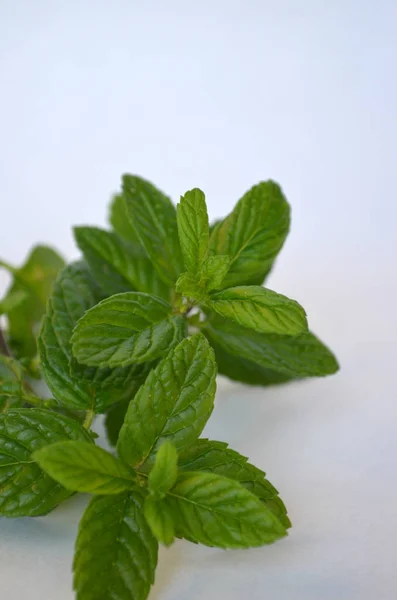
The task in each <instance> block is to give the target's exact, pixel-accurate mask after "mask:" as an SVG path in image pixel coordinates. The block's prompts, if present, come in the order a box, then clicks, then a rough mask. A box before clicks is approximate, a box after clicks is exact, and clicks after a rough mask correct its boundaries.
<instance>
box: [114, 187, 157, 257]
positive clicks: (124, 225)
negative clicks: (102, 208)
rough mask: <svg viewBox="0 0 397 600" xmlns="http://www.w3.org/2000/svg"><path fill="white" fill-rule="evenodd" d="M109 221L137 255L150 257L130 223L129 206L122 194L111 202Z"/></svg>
mask: <svg viewBox="0 0 397 600" xmlns="http://www.w3.org/2000/svg"><path fill="white" fill-rule="evenodd" d="M109 223H110V224H111V226H112V228H113V229H114V231H115V232H116V233H118V234H119V235H121V237H122V238H124V240H126V241H127V242H128V243H129V244H130V246H132V249H133V252H134V255H135V256H142V257H146V258H147V257H148V255H147V253H146V251H145V249H144V248H143V246H142V244H141V242H140V241H139V237H138V236H137V234H136V232H135V229H134V228H133V226H132V225H131V223H130V220H129V218H128V212H127V207H126V204H125V201H124V198H123V196H122V195H121V194H118V195H117V196H114V198H113V200H112V202H111V204H110V213H109Z"/></svg>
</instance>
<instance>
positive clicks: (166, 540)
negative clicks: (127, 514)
mask: <svg viewBox="0 0 397 600" xmlns="http://www.w3.org/2000/svg"><path fill="white" fill-rule="evenodd" d="M144 514H145V519H146V521H147V523H148V525H149V527H150V529H151V530H152V533H153V535H154V536H155V537H156V538H157V539H158V541H159V542H161V543H162V544H164V546H171V544H172V542H173V541H174V538H175V526H174V518H173V515H172V512H171V510H170V508H169V506H168V504H167V503H166V502H164V501H163V500H161V499H160V498H158V497H157V496H155V495H153V494H151V495H149V496H147V498H146V499H145V506H144Z"/></svg>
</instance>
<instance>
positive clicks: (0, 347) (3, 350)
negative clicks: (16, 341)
mask: <svg viewBox="0 0 397 600" xmlns="http://www.w3.org/2000/svg"><path fill="white" fill-rule="evenodd" d="M0 354H3V355H4V356H11V352H10V349H9V347H8V344H7V341H6V338H5V336H4V333H3V331H2V330H1V329H0Z"/></svg>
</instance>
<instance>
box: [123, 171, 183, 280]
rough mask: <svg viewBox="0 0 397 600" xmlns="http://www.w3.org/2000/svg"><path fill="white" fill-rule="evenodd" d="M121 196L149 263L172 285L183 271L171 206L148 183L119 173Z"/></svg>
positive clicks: (169, 202) (162, 195)
mask: <svg viewBox="0 0 397 600" xmlns="http://www.w3.org/2000/svg"><path fill="white" fill-rule="evenodd" d="M123 197H124V200H125V203H126V208H127V213H128V218H129V220H130V223H131V225H132V226H133V228H134V230H135V232H136V234H137V236H138V238H139V240H140V242H141V244H142V246H143V247H144V249H145V251H146V252H147V254H148V256H149V257H150V259H151V261H152V264H153V267H154V268H155V270H156V271H157V273H158V275H159V277H160V279H162V280H163V281H164V282H165V283H166V284H167V285H168V286H169V287H172V286H173V285H174V283H175V281H176V280H177V279H178V277H179V275H180V274H181V273H182V271H184V268H183V258H182V253H181V248H180V245H179V238H178V230H177V223H176V212H175V207H174V206H173V204H172V202H171V200H170V199H169V198H167V196H165V195H164V194H163V193H162V192H160V190H158V189H157V188H155V187H154V186H153V185H152V184H151V183H149V182H148V181H145V180H144V179H141V178H140V177H136V176H133V175H124V177H123Z"/></svg>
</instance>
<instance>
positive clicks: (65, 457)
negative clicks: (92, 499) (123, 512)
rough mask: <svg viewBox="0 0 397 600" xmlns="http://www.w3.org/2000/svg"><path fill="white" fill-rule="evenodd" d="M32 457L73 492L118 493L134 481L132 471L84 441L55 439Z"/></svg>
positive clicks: (128, 487)
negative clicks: (54, 442) (60, 440)
mask: <svg viewBox="0 0 397 600" xmlns="http://www.w3.org/2000/svg"><path fill="white" fill-rule="evenodd" d="M33 459H34V460H35V461H36V462H37V463H38V464H39V466H40V467H41V468H42V469H43V471H45V472H46V473H47V474H48V475H49V476H50V477H52V478H53V479H55V481H58V483H60V484H61V485H63V487H65V488H66V489H67V490H71V491H72V492H89V493H90V494H118V493H120V492H124V491H125V490H129V489H131V487H132V486H133V485H134V484H135V483H136V475H135V473H134V471H132V470H131V469H129V468H128V467H127V466H126V465H125V464H124V463H122V462H121V460H119V459H118V458H115V457H114V456H112V455H111V454H109V452H106V450H103V449H102V448H98V446H94V444H87V443H86V442H71V441H70V442H69V441H68V442H58V443H56V444H51V445H50V446H46V447H44V448H41V449H40V450H38V451H36V452H35V453H34V454H33Z"/></svg>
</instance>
